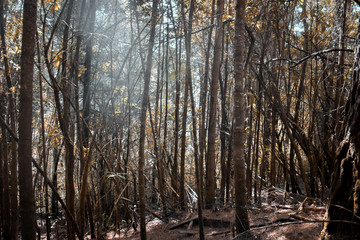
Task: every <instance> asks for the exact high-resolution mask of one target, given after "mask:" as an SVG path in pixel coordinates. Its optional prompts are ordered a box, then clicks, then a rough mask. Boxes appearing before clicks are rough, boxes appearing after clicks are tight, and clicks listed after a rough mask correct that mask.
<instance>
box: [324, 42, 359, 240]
mask: <svg viewBox="0 0 360 240" xmlns="http://www.w3.org/2000/svg"><path fill="white" fill-rule="evenodd" d="M359 40H360V39H359V35H358V38H357V42H356V46H355V50H354V52H355V56H354V65H353V73H352V89H351V93H350V97H349V99H348V100H347V103H346V109H345V113H346V114H345V116H346V117H345V119H344V124H343V126H342V131H341V132H342V133H341V136H342V138H343V140H342V141H341V143H340V146H339V147H338V149H337V153H336V160H335V172H334V175H333V177H332V179H331V189H330V192H331V196H330V202H329V205H328V209H327V220H328V221H329V222H328V223H326V224H325V226H324V229H323V232H322V239H329V240H330V239H340V238H341V239H359V237H360V230H359V226H358V225H359V223H360V219H359V215H360V173H359V164H360V148H359V146H360V145H359V144H360V68H359V67H360V52H359V50H360V44H359Z"/></svg>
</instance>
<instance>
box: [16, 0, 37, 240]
mask: <svg viewBox="0 0 360 240" xmlns="http://www.w3.org/2000/svg"><path fill="white" fill-rule="evenodd" d="M36 8H37V1H36V0H25V1H24V15H23V38H22V47H21V73H20V85H21V88H20V112H19V153H18V154H19V187H20V223H21V236H22V239H23V240H35V234H36V230H35V204H34V192H33V185H32V166H31V158H32V157H31V155H32V87H33V74H34V54H35V33H36V12H37V11H36Z"/></svg>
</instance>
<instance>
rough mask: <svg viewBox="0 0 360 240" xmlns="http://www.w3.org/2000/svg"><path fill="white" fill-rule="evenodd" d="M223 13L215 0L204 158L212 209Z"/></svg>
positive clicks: (207, 197)
mask: <svg viewBox="0 0 360 240" xmlns="http://www.w3.org/2000/svg"><path fill="white" fill-rule="evenodd" d="M223 11H224V1H223V0H217V3H216V16H217V17H216V23H217V26H216V33H215V45H214V59H213V67H212V70H211V86H210V106H209V108H210V116H209V133H208V134H209V135H208V155H207V158H206V160H207V161H206V186H205V189H206V191H205V208H207V209H209V208H212V207H213V204H214V199H215V189H216V177H215V171H216V164H215V163H216V155H215V148H216V144H215V142H216V128H217V127H216V123H217V106H218V91H219V78H220V66H221V48H222V47H221V45H222V44H221V42H222V38H223V20H222V19H223Z"/></svg>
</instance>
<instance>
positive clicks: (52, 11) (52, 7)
mask: <svg viewBox="0 0 360 240" xmlns="http://www.w3.org/2000/svg"><path fill="white" fill-rule="evenodd" d="M59 8H60V4H59V3H57V2H55V4H54V5H52V6H51V9H50V10H51V13H54V12H55V11H57V10H59Z"/></svg>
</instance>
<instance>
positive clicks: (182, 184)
mask: <svg viewBox="0 0 360 240" xmlns="http://www.w3.org/2000/svg"><path fill="white" fill-rule="evenodd" d="M184 5H185V3H184V0H182V1H181V16H182V19H183V22H184V26H183V27H184V32H185V35H187V21H186V17H185V10H184V8H185V6H184ZM185 45H186V43H185ZM186 67H188V65H187V64H186ZM186 72H187V70H186ZM185 78H187V76H185ZM188 95H189V81H188V80H187V79H186V80H185V88H184V105H183V115H182V128H181V129H182V132H181V153H180V154H181V155H180V189H179V192H180V207H181V208H182V209H184V208H185V203H186V199H185V155H186V127H187V124H186V123H187V111H188Z"/></svg>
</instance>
